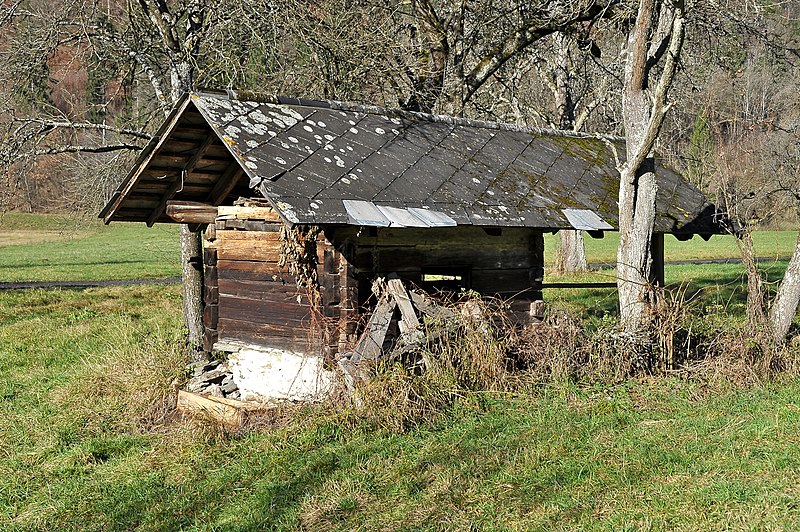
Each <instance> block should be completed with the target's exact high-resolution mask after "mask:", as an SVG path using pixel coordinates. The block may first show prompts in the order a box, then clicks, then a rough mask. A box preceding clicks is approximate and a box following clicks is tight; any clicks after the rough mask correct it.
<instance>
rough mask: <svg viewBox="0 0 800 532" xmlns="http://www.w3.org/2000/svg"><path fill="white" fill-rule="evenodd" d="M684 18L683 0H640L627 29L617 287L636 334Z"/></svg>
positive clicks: (623, 314) (627, 326)
mask: <svg viewBox="0 0 800 532" xmlns="http://www.w3.org/2000/svg"><path fill="white" fill-rule="evenodd" d="M684 23H685V13H684V3H683V1H682V0H665V1H660V0H640V1H639V6H638V11H637V13H636V19H635V21H634V23H633V26H632V27H631V29H630V31H629V33H628V41H627V46H626V57H625V74H624V84H623V89H622V115H623V121H624V126H625V140H626V152H627V153H626V159H625V162H624V163H620V164H618V168H619V173H620V186H619V247H618V249H617V290H618V292H619V306H620V325H621V327H622V329H623V331H625V332H626V333H629V334H631V335H633V336H634V337H638V336H640V335H642V334H644V333H646V329H647V326H648V325H649V323H648V315H649V309H650V306H651V305H652V303H653V297H654V295H653V291H652V285H651V284H650V265H651V247H650V246H651V242H652V238H653V227H654V224H655V218H656V210H655V207H656V193H657V184H656V176H655V161H654V157H653V147H654V145H655V142H656V139H657V137H658V133H659V131H660V129H661V126H662V124H663V122H664V118H665V116H666V114H667V111H668V110H669V105H668V101H667V97H668V92H669V89H670V87H671V86H672V81H673V79H674V76H675V71H676V70H677V67H678V60H679V58H680V54H681V51H682V48H683V37H684ZM657 69H660V71H659V70H657Z"/></svg>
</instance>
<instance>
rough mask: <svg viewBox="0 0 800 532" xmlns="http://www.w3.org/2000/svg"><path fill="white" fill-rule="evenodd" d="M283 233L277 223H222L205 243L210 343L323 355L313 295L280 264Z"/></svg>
mask: <svg viewBox="0 0 800 532" xmlns="http://www.w3.org/2000/svg"><path fill="white" fill-rule="evenodd" d="M280 229H281V222H279V221H277V220H275V221H259V222H256V221H253V220H222V221H219V220H218V221H217V223H216V225H215V230H214V238H213V240H210V241H207V242H206V279H207V282H206V296H207V299H206V312H205V318H206V323H205V325H206V330H207V331H209V332H208V334H207V336H208V341H212V342H215V341H222V342H225V341H231V340H238V341H244V342H248V343H253V344H257V345H262V346H264V347H272V348H278V349H287V350H291V351H295V352H300V353H318V352H319V348H320V340H321V338H320V333H319V327H318V326H317V323H316V320H315V318H314V313H313V311H312V306H311V301H310V299H309V294H308V293H307V291H306V289H304V288H299V287H298V286H297V283H296V281H295V278H294V277H293V276H292V275H291V274H290V273H289V272H288V269H287V268H286V267H281V266H279V265H278V261H279V258H280V247H281V243H280Z"/></svg>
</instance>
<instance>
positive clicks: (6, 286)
mask: <svg viewBox="0 0 800 532" xmlns="http://www.w3.org/2000/svg"><path fill="white" fill-rule="evenodd" d="M180 282H181V278H180V277H170V278H168V279H122V280H114V281H41V282H31V281H22V282H0V290H23V289H26V288H95V287H99V286H134V285H140V284H176V283H180Z"/></svg>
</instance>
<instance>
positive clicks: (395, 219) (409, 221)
mask: <svg viewBox="0 0 800 532" xmlns="http://www.w3.org/2000/svg"><path fill="white" fill-rule="evenodd" d="M378 209H379V210H380V211H381V212H382V213H383V215H384V216H386V217H387V218H388V219H389V221H391V222H392V225H391V227H429V225H428V224H427V223H425V222H424V221H423V220H421V219H420V218H417V217H416V216H414V215H413V214H411V213H410V212H408V211H407V210H405V209H399V208H397V207H384V206H382V205H378Z"/></svg>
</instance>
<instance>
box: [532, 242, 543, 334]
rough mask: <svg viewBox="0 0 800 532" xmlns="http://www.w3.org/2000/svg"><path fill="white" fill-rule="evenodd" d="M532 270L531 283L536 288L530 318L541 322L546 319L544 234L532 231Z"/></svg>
mask: <svg viewBox="0 0 800 532" xmlns="http://www.w3.org/2000/svg"><path fill="white" fill-rule="evenodd" d="M530 256H531V269H530V281H531V285H532V286H533V287H534V291H533V293H532V294H531V299H532V302H531V306H530V316H531V318H534V319H537V320H541V319H542V318H544V300H543V297H542V283H543V282H544V233H542V232H541V231H532V233H531V240H530Z"/></svg>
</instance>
